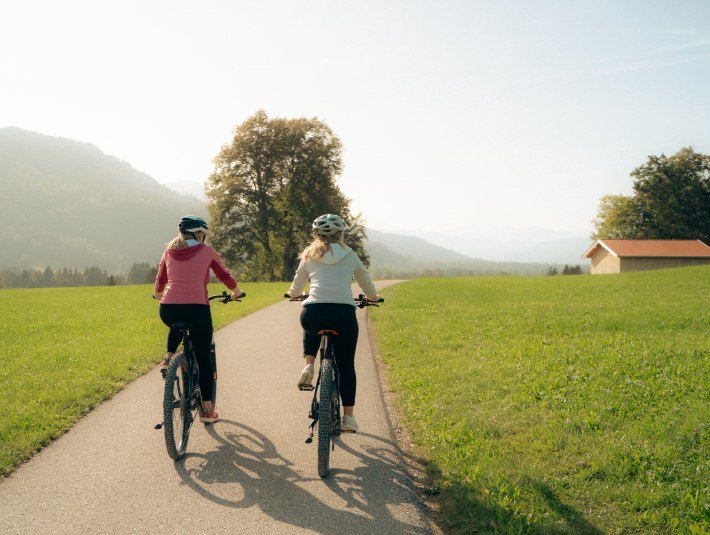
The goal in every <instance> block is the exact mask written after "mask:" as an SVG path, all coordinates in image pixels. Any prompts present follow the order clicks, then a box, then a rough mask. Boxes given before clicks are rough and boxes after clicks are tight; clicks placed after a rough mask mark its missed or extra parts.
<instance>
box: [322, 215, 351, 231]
mask: <svg viewBox="0 0 710 535" xmlns="http://www.w3.org/2000/svg"><path fill="white" fill-rule="evenodd" d="M347 229H348V225H347V223H345V221H343V218H342V217H340V216H339V215H335V214H324V215H322V216H320V217H317V218H316V219H315V221H313V230H314V231H315V232H317V233H318V234H320V235H321V236H332V235H334V234H337V233H338V232H345V231H346V230H347Z"/></svg>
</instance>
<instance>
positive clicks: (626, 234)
mask: <svg viewBox="0 0 710 535" xmlns="http://www.w3.org/2000/svg"><path fill="white" fill-rule="evenodd" d="M638 225H639V221H638V214H637V210H636V203H635V199H634V198H633V197H629V196H626V195H604V196H603V197H602V198H601V201H600V202H599V213H598V215H597V217H596V219H595V220H594V228H595V230H594V233H593V234H592V238H594V239H599V238H601V239H607V240H614V239H617V240H621V239H628V238H632V237H636V236H637V230H638Z"/></svg>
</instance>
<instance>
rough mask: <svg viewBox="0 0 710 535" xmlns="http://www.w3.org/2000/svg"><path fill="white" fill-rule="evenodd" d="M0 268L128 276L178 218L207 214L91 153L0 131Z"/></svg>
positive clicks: (152, 255)
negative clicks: (93, 270) (89, 269)
mask: <svg viewBox="0 0 710 535" xmlns="http://www.w3.org/2000/svg"><path fill="white" fill-rule="evenodd" d="M0 188H1V189H2V192H3V193H2V196H3V210H4V213H3V221H5V222H6V223H4V224H3V247H2V249H0V268H8V267H17V268H25V267H34V266H46V265H50V266H52V267H64V266H66V267H76V268H81V267H84V266H90V265H95V266H99V267H101V268H103V269H108V270H112V271H124V272H125V271H128V269H129V268H130V266H131V265H132V264H133V263H134V262H145V261H150V262H153V261H157V260H158V257H159V255H160V251H161V248H162V247H163V245H164V244H165V242H167V241H168V240H169V239H170V238H171V237H172V236H173V235H174V234H175V228H176V223H177V221H178V220H179V218H180V216H181V215H184V214H186V213H196V214H199V215H206V208H205V205H204V203H202V202H201V201H199V200H197V199H195V198H193V197H188V196H184V195H180V194H178V193H176V192H174V191H172V190H170V189H169V188H167V187H165V186H163V185H161V184H159V183H158V182H157V181H156V180H155V179H153V178H151V177H150V176H148V175H147V174H145V173H142V172H140V171H137V170H136V169H134V168H133V167H131V166H130V165H129V164H128V163H126V162H124V161H122V160H120V159H118V158H115V157H113V156H109V155H106V154H104V153H103V152H101V150H100V149H98V148H97V147H96V146H94V145H91V144H88V143H81V142H78V141H73V140H70V139H65V138H60V137H52V136H46V135H42V134H38V133H35V132H29V131H26V130H22V129H19V128H13V127H11V128H1V129H0Z"/></svg>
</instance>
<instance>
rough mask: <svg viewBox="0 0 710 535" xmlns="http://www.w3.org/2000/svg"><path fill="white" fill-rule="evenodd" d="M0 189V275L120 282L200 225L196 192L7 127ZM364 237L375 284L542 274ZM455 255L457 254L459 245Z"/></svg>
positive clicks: (539, 268) (538, 269) (1, 134)
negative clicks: (183, 220)
mask: <svg viewBox="0 0 710 535" xmlns="http://www.w3.org/2000/svg"><path fill="white" fill-rule="evenodd" d="M0 188H1V189H0V191H2V193H1V194H0V195H1V198H2V203H1V204H0V206H1V207H2V209H3V221H4V222H5V223H4V224H3V226H2V238H3V247H2V248H0V269H6V268H42V267H44V266H51V267H52V268H60V267H69V268H82V267H86V266H97V267H100V268H102V269H107V270H109V271H112V272H117V273H118V272H123V273H125V272H127V271H128V269H129V268H130V267H131V265H132V264H133V263H134V262H150V263H155V262H157V260H158V257H159V256H160V251H161V250H162V248H163V247H164V244H165V243H166V242H167V241H169V240H170V239H171V238H172V237H173V236H174V235H175V231H176V224H177V221H178V220H179V218H180V217H181V216H182V215H184V214H188V213H192V214H197V215H201V216H205V217H206V216H207V209H206V205H205V202H204V200H203V199H204V196H203V195H201V191H200V190H201V187H200V185H199V184H196V183H189V184H183V183H174V184H169V185H163V184H160V183H158V182H157V181H156V180H154V179H153V178H152V177H150V176H149V175H147V174H145V173H142V172H140V171H138V170H136V169H134V168H133V167H131V166H130V165H129V164H128V163H127V162H125V161H122V160H120V159H119V158H116V157H114V156H110V155H106V154H104V153H103V152H102V151H101V150H100V149H99V148H97V147H96V146H94V145H91V144H89V143H82V142H78V141H73V140H70V139H66V138H61V137H53V136H46V135H43V134H38V133H35V132H29V131H27V130H22V129H19V128H14V127H9V128H0ZM176 190H177V191H176ZM198 196H200V197H202V198H198ZM367 233H368V242H367V250H368V253H369V254H370V257H371V262H372V263H371V271H372V272H373V274H374V275H375V276H399V277H402V276H419V275H423V274H430V275H431V274H433V275H477V274H496V273H500V272H506V273H517V274H541V273H544V271H545V269H546V267H547V266H548V265H550V264H547V263H542V262H545V260H542V258H540V260H539V262H541V263H530V262H528V263H520V262H501V261H491V260H484V259H482V258H475V257H472V256H469V255H467V254H463V253H462V252H457V251H455V250H452V248H449V247H442V245H447V243H441V241H439V242H438V243H440V245H434V244H433V243H431V242H430V241H427V240H426V239H424V237H425V236H422V237H415V236H411V235H402V234H394V233H385V232H380V231H377V230H375V229H368V230H367ZM422 234H424V233H422ZM442 241H445V240H442ZM454 245H455V246H457V247H458V250H459V251H460V249H461V247H460V246H461V245H462V243H461V242H455V243H454ZM574 248H575V250H577V249H578V248H577V245H576V244H575V245H574ZM584 248H586V244H585V245H584V247H583V248H582V249H581V250H584ZM535 252H536V254H538V256H544V254H543V252H542V249H540V248H538V249H535ZM557 252H559V251H557ZM551 256H552V255H551V253H550V258H551ZM531 258H532V257H531ZM547 262H549V260H547ZM570 262H571V260H570ZM565 263H567V262H566V261H565Z"/></svg>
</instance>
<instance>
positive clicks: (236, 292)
mask: <svg viewBox="0 0 710 535" xmlns="http://www.w3.org/2000/svg"><path fill="white" fill-rule="evenodd" d="M241 295H242V291H241V290H240V289H239V286H237V287H236V288H234V291H232V295H231V296H230V297H231V298H232V301H236V300H237V299H239V297H240V296H241Z"/></svg>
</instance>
